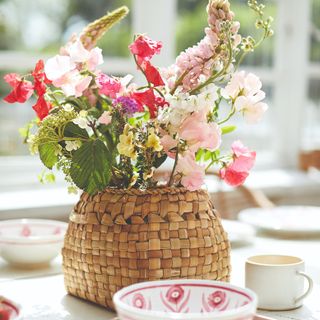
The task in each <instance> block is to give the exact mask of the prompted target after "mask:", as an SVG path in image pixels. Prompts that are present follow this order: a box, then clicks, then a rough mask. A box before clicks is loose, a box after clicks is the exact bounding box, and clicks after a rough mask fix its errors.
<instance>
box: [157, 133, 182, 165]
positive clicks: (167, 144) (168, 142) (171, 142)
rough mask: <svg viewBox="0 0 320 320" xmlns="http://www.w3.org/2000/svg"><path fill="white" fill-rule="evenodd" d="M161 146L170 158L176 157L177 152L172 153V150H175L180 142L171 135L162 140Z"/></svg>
mask: <svg viewBox="0 0 320 320" xmlns="http://www.w3.org/2000/svg"><path fill="white" fill-rule="evenodd" d="M160 141H161V145H162V147H163V150H164V152H165V153H166V154H167V155H168V157H170V158H173V159H174V157H175V152H172V151H170V150H171V149H172V148H175V147H176V146H177V144H178V141H177V140H175V139H173V138H172V137H171V136H170V135H168V134H166V135H164V136H163V137H162V138H161V139H160Z"/></svg>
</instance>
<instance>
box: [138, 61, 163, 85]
mask: <svg viewBox="0 0 320 320" xmlns="http://www.w3.org/2000/svg"><path fill="white" fill-rule="evenodd" d="M142 68H143V70H144V73H145V75H146V78H147V80H148V82H150V83H152V84H153V85H154V86H156V87H158V86H164V82H163V80H162V78H161V75H160V73H159V71H158V69H157V68H156V67H154V66H153V65H152V64H151V63H150V62H149V61H146V62H144V63H143V64H142Z"/></svg>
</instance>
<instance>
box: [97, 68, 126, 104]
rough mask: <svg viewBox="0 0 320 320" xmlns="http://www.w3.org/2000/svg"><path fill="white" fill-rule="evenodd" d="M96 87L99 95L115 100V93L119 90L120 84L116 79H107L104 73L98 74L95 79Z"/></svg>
mask: <svg viewBox="0 0 320 320" xmlns="http://www.w3.org/2000/svg"><path fill="white" fill-rule="evenodd" d="M96 83H97V86H98V87H99V93H100V94H105V95H106V96H108V97H110V98H113V99H115V98H116V97H117V93H119V91H120V90H121V83H120V81H119V80H118V79H115V78H113V77H109V76H108V75H106V74H104V73H100V74H99V75H98V76H97V78H96Z"/></svg>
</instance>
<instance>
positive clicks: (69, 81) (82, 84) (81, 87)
mask: <svg viewBox="0 0 320 320" xmlns="http://www.w3.org/2000/svg"><path fill="white" fill-rule="evenodd" d="M91 80H92V77H90V76H85V77H84V76H82V75H81V74H80V72H79V71H78V70H72V71H70V72H68V73H65V74H64V75H63V76H61V77H60V78H58V79H56V80H54V81H53V82H52V83H53V85H54V86H56V87H59V88H61V89H62V91H63V92H64V94H65V95H66V96H67V97H69V96H75V97H80V96H82V94H83V92H84V91H85V90H86V89H87V88H88V86H89V84H90V82H91Z"/></svg>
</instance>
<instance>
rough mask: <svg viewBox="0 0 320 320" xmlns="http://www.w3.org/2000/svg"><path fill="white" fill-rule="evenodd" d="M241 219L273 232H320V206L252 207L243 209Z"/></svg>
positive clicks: (289, 233) (302, 233)
mask: <svg viewBox="0 0 320 320" xmlns="http://www.w3.org/2000/svg"><path fill="white" fill-rule="evenodd" d="M239 220H241V221H243V222H246V223H248V224H250V225H252V226H254V227H256V228H258V229H261V230H264V231H271V232H273V233H279V234H286V235H304V234H320V207H310V206H281V207H275V208H269V209H262V208H251V209H245V210H243V211H241V212H240V213H239Z"/></svg>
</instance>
